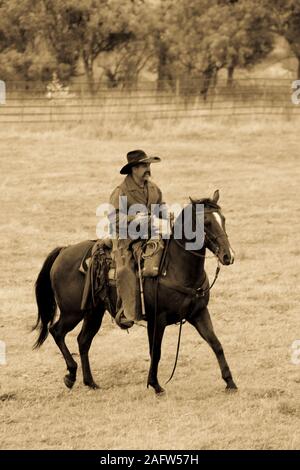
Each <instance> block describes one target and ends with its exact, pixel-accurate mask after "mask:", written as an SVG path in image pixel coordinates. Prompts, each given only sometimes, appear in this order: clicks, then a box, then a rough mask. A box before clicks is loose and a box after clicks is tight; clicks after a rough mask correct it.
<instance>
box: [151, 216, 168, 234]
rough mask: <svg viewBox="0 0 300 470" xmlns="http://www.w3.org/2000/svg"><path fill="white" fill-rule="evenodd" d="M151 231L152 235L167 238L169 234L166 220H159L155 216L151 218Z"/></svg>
mask: <svg viewBox="0 0 300 470" xmlns="http://www.w3.org/2000/svg"><path fill="white" fill-rule="evenodd" d="M151 231H152V236H153V235H161V236H162V237H163V238H165V237H167V236H168V235H169V233H170V231H169V223H168V220H166V219H160V218H158V217H156V216H153V218H152V224H151Z"/></svg>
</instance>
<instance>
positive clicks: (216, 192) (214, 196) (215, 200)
mask: <svg viewBox="0 0 300 470" xmlns="http://www.w3.org/2000/svg"><path fill="white" fill-rule="evenodd" d="M219 197H220V192H219V190H218V189H216V190H215V192H214V195H213V201H214V202H215V203H217V202H218V200H219Z"/></svg>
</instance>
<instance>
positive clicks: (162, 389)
mask: <svg viewBox="0 0 300 470" xmlns="http://www.w3.org/2000/svg"><path fill="white" fill-rule="evenodd" d="M166 394H167V393H166V391H165V389H164V388H160V390H158V391H156V390H155V396H156V397H159V398H161V397H164V396H166Z"/></svg>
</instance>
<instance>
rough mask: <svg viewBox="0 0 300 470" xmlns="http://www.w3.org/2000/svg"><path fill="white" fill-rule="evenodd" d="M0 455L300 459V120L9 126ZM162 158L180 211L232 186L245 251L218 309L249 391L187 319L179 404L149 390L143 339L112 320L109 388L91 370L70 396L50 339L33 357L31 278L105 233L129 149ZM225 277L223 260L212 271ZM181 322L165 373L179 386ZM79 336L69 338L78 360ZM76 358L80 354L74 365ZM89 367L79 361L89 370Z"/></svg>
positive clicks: (103, 352)
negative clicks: (246, 454) (96, 452)
mask: <svg viewBox="0 0 300 470" xmlns="http://www.w3.org/2000/svg"><path fill="white" fill-rule="evenodd" d="M0 146H1V172H2V173H1V174H2V179H1V194H2V202H1V206H2V224H1V232H0V237H1V238H0V240H1V247H2V269H1V273H0V276H1V282H0V296H1V297H0V300H1V311H2V312H1V319H0V339H1V340H3V341H5V342H6V345H7V365H6V366H4V365H2V366H0V373H1V388H0V408H1V417H2V418H1V432H0V448H1V449H54V448H57V449H68V448H73V449H97V448H98V449H246V448H249V449H274V448H280V449H299V448H300V433H299V429H300V368H299V366H295V365H293V364H291V360H290V352H291V351H290V346H291V343H292V342H293V341H294V340H295V339H299V338H300V321H299V298H300V296H299V290H298V285H299V261H298V257H299V242H300V240H299V233H300V222H299V216H298V214H299V209H300V207H299V198H298V196H297V193H298V188H299V176H300V175H299V163H298V158H299V136H298V133H297V131H296V129H295V128H294V125H292V124H291V123H288V122H281V123H263V124H261V123H255V122H254V121H253V122H252V123H250V124H246V123H244V124H243V125H242V126H236V125H231V126H230V125H228V124H226V123H224V122H219V123H218V124H214V125H213V124H210V123H206V124H202V125H201V124H199V127H196V124H195V123H193V126H191V125H189V124H188V123H187V122H186V123H185V124H180V123H179V124H178V123H177V124H174V125H173V126H172V127H169V126H167V127H162V126H161V125H158V124H155V123H152V124H151V125H144V126H142V127H141V126H129V125H128V126H124V128H123V129H121V128H120V127H118V126H117V127H116V128H114V130H110V129H108V128H103V127H102V128H101V126H99V127H96V126H93V127H91V128H87V126H84V127H77V128H69V129H56V130H55V131H53V130H51V129H49V130H47V131H45V130H43V132H33V131H32V130H30V129H27V130H23V129H22V131H20V130H19V128H17V127H16V128H15V129H11V130H10V131H7V130H5V129H4V130H2V132H1V143H0ZM139 147H141V148H145V150H147V151H149V152H155V153H156V154H160V155H161V156H162V157H163V162H162V163H161V164H160V167H158V166H154V167H153V175H154V179H155V180H156V181H157V182H158V183H159V185H160V186H161V187H162V188H163V189H164V193H165V198H166V199H167V200H168V201H170V202H175V201H178V202H184V201H186V200H187V196H188V195H197V196H206V195H210V194H212V192H213V190H214V189H216V188H219V189H220V190H221V205H222V207H223V211H224V214H225V215H226V216H227V226H228V232H229V234H230V238H231V241H232V245H233V246H234V248H235V250H236V254H237V260H236V263H235V264H234V265H233V266H232V267H228V268H223V269H222V271H221V275H220V279H219V281H218V283H217V285H216V287H215V288H214V290H213V294H212V298H211V302H210V311H211V313H212V318H213V321H214V326H215V330H216V332H217V334H218V336H219V338H220V340H221V342H222V344H223V346H224V349H225V353H226V356H227V359H228V362H229V364H230V367H231V369H232V372H233V375H234V378H235V380H236V382H237V384H238V386H239V392H238V393H237V394H234V395H227V394H225V393H224V383H223V382H222V380H221V378H220V373H219V370H218V366H217V362H216V359H215V357H214V355H213V353H212V352H211V350H210V349H209V347H208V346H207V345H206V344H205V343H204V342H203V341H202V340H201V339H200V337H199V336H198V335H197V333H196V331H195V330H193V329H192V328H191V327H190V326H188V325H186V326H185V327H184V331H183V340H182V348H181V354H180V359H179V365H178V369H177V372H176V377H175V378H174V379H173V381H172V382H171V383H170V384H169V385H168V387H167V391H168V393H167V396H166V398H164V399H161V400H159V399H157V398H156V397H155V396H154V394H153V392H152V391H149V390H147V389H146V388H145V384H146V379H147V370H148V367H149V360H148V350H147V340H146V333H145V331H144V330H143V329H141V328H138V327H136V328H134V329H133V330H132V331H131V332H130V334H129V335H127V334H126V333H125V332H123V331H120V330H119V329H118V328H117V327H115V326H114V325H113V324H112V323H111V320H110V318H109V317H108V316H106V317H105V321H104V325H103V328H102V329H101V330H100V333H99V334H98V335H97V336H96V338H95V340H94V343H93V346H92V349H91V363H92V368H93V371H94V376H95V379H96V381H98V383H99V384H100V385H101V389H100V390H99V391H95V392H94V391H89V390H87V389H86V388H85V387H84V386H83V385H82V383H81V374H79V377H78V382H77V383H76V385H75V387H74V389H73V390H72V391H69V390H67V389H66V388H65V387H64V385H63V381H62V378H63V375H64V373H65V365H64V362H63V359H62V357H61V355H60V352H59V351H58V349H57V347H56V346H55V344H54V342H53V340H52V338H50V339H48V340H47V341H46V343H45V345H44V346H43V348H42V349H41V350H39V351H37V352H33V351H32V350H31V346H32V344H33V342H34V339H35V335H34V334H32V333H30V327H31V326H32V324H33V323H34V321H35V318H36V308H35V303H34V296H33V283H34V281H35V278H36V276H37V273H38V271H39V269H40V267H41V264H42V262H43V260H44V258H45V256H46V255H47V253H48V252H49V251H50V250H51V249H52V248H53V247H54V246H57V245H61V244H68V243H73V242H77V241H80V240H83V239H86V238H94V237H95V225H96V216H95V210H96V207H97V205H98V204H99V203H100V202H103V201H106V200H107V198H108V194H109V193H110V191H111V189H112V188H113V187H114V186H115V185H116V183H117V181H118V176H117V174H118V169H119V167H120V166H121V164H122V161H123V158H124V155H125V154H126V152H127V151H128V150H129V149H132V148H139ZM207 269H208V272H209V273H210V275H211V276H212V274H213V272H214V264H213V262H212V261H211V260H210V261H209V263H208V265H207ZM177 333H178V330H177V327H175V326H172V327H169V328H168V329H167V332H166V336H165V339H164V343H163V355H162V361H161V366H160V378H161V382H162V383H164V381H165V380H166V379H167V378H168V376H169V374H170V372H171V369H172V366H173V360H174V355H175V349H176V342H177ZM77 334H78V329H76V331H74V332H72V333H71V334H70V335H69V345H70V349H71V350H72V351H73V352H77V351H78V350H77V344H76V335H77ZM76 358H77V359H78V361H79V357H78V356H76ZM77 359H76V360H77Z"/></svg>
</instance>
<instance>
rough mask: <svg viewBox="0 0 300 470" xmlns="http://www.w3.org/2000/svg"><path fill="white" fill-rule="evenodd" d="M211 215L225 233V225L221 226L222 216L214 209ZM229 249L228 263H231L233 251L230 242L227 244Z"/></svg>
mask: <svg viewBox="0 0 300 470" xmlns="http://www.w3.org/2000/svg"><path fill="white" fill-rule="evenodd" d="M213 216H214V218H215V219H216V221H217V223H218V224H219V226H220V228H221V230H222V231H223V232H224V233H226V232H225V227H224V226H223V222H222V218H221V216H220V214H219V212H215V211H214V212H213ZM229 250H230V264H232V263H233V262H234V253H233V251H232V248H231V246H230V244H229Z"/></svg>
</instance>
